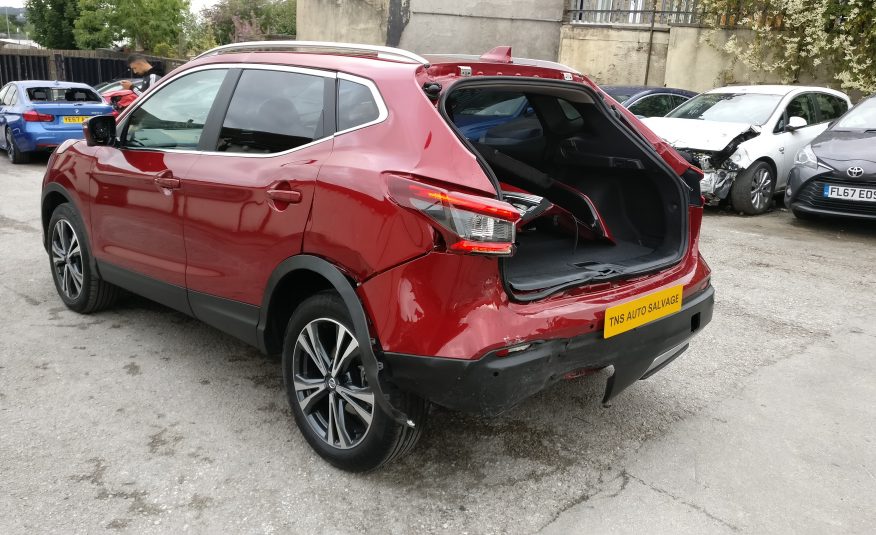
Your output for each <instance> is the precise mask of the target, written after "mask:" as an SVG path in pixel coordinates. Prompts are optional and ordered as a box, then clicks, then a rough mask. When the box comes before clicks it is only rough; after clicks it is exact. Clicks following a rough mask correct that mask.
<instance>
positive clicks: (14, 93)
mask: <svg viewBox="0 0 876 535" xmlns="http://www.w3.org/2000/svg"><path fill="white" fill-rule="evenodd" d="M16 104H18V88H17V87H15V86H12V87H10V88H9V92H8V93H6V105H7V106H15V105H16Z"/></svg>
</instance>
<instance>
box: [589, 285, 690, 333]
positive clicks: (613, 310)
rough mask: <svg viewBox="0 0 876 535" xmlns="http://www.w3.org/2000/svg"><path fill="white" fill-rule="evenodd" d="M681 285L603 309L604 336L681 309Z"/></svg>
mask: <svg viewBox="0 0 876 535" xmlns="http://www.w3.org/2000/svg"><path fill="white" fill-rule="evenodd" d="M681 290H682V287H681V286H673V287H672V288H667V289H665V290H660V291H659V292H654V293H651V294H648V295H646V296H644V297H640V298H638V299H633V300H632V301H628V302H626V303H624V304H622V305H616V306H613V307H610V308H608V309H607V310H606V311H605V331H604V336H605V338H611V337H612V336H614V335H617V334H621V333H624V332H627V331H629V330H632V329H635V328H636V327H640V326H642V325H645V324H646V323H650V322H652V321H654V320H656V319H660V318H662V317H664V316H668V315H670V314H672V313H674V312H678V311H679V310H681Z"/></svg>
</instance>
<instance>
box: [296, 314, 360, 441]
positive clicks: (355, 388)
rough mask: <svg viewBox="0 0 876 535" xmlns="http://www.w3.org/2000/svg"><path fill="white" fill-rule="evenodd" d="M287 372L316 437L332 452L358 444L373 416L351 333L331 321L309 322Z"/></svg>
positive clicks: (302, 331) (298, 341)
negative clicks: (290, 372) (290, 368)
mask: <svg viewBox="0 0 876 535" xmlns="http://www.w3.org/2000/svg"><path fill="white" fill-rule="evenodd" d="M292 372H293V383H294V387H295V397H296V399H297V400H298V404H299V406H300V407H301V412H302V413H303V414H304V417H305V418H306V419H307V423H308V424H309V425H310V427H311V428H312V429H313V430H314V431H315V432H316V434H317V435H318V436H319V437H320V438H321V439H322V440H323V441H324V442H325V443H326V444H328V445H330V446H332V447H334V448H338V449H350V448H352V447H354V446H356V445H357V444H359V443H360V442H362V440H363V439H364V438H365V436H366V435H367V434H368V431H369V429H371V422H372V420H373V417H374V392H373V390H372V389H371V387H370V386H369V385H368V381H367V379H366V377H365V370H364V368H363V367H362V361H361V353H360V350H359V343H358V342H357V341H356V337H355V336H353V333H351V332H350V331H349V329H347V328H346V327H344V326H343V325H341V324H340V323H338V322H337V321H335V320H333V319H329V318H319V319H315V320H313V321H311V322H310V323H308V324H307V325H305V326H304V328H303V329H302V330H301V332H300V333H299V334H298V339H297V340H296V342H295V349H294V352H293V355H292Z"/></svg>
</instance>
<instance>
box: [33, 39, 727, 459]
mask: <svg viewBox="0 0 876 535" xmlns="http://www.w3.org/2000/svg"><path fill="white" fill-rule="evenodd" d="M520 110H523V111H522V112H521V111H520ZM512 112H513V113H512ZM503 114H505V115H506V117H505V119H503V120H495V119H496V118H497V117H499V116H502V115H503ZM480 120H483V121H489V122H491V125H489V126H488V127H487V128H483V129H480V130H479V132H480V134H479V135H478V138H477V140H473V139H468V138H466V136H464V135H462V133H461V132H460V125H461V124H465V125H472V124H475V123H476V122H477V121H480ZM701 178H702V173H701V172H700V170H699V169H697V168H695V167H692V166H691V165H690V164H688V162H687V161H686V160H684V159H683V158H681V157H680V156H679V155H678V154H677V153H676V152H675V151H674V150H673V149H672V148H671V147H669V146H668V145H667V144H666V143H665V142H663V141H661V140H660V139H659V138H657V137H656V136H655V135H654V134H652V133H651V132H650V131H649V130H648V129H647V128H645V127H644V126H643V125H642V124H641V123H640V122H639V121H638V120H637V119H636V118H635V116H633V115H632V114H630V113H629V112H628V111H627V110H626V109H624V108H623V107H622V106H620V105H618V104H617V103H616V102H614V101H613V100H612V99H611V98H610V97H608V96H607V95H605V94H604V93H603V92H602V91H601V90H600V89H599V88H598V87H597V86H596V85H595V84H593V83H592V82H591V81H590V80H588V79H587V78H585V77H584V76H582V75H581V74H579V73H578V72H576V71H574V70H573V69H571V68H569V67H566V66H563V65H559V64H555V63H550V62H543V61H536V60H525V59H519V58H513V57H512V56H511V52H510V49H509V48H507V47H500V48H497V49H495V50H493V51H491V52H489V53H487V54H485V55H484V56H481V57H476V56H441V57H438V56H427V57H421V56H418V55H416V54H413V53H410V52H407V51H404V50H399V49H393V48H386V47H372V46H366V45H342V44H336V43H299V42H261V43H238V44H234V45H227V46H224V47H219V48H217V49H215V50H212V51H210V52H208V53H206V54H204V55H203V56H201V57H199V58H197V59H196V60H194V61H192V62H190V63H187V64H186V65H184V66H182V67H180V68H178V69H177V70H176V71H174V72H172V73H171V74H169V75H168V76H166V77H165V78H163V79H162V80H161V83H160V84H158V85H156V86H155V87H154V88H152V89H150V90H149V91H148V92H147V93H146V94H144V95H143V96H141V97H140V98H138V99H137V100H136V101H135V102H134V103H133V104H132V105H131V106H130V107H129V108H128V109H127V110H125V112H124V113H123V114H121V115H120V116H119V118H118V122H116V121H115V120H114V119H113V118H112V117H99V118H95V119H91V120H90V121H89V122H88V123H87V125H86V140H85V141H81V142H68V143H65V144H64V145H63V146H61V147H60V148H59V149H58V150H57V151H56V152H55V153H54V154H53V156H52V158H51V160H50V162H49V165H48V169H47V171H46V175H45V180H44V187H43V195H42V216H43V225H44V240H45V246H46V250H47V251H48V253H49V257H50V269H51V271H52V274H53V277H54V281H55V285H56V287H57V290H58V293H59V296H60V298H61V300H63V302H64V303H65V304H66V305H67V306H68V307H69V308H71V309H73V310H76V311H78V312H82V313H93V312H96V311H98V310H101V309H103V308H106V307H108V306H110V305H111V304H112V303H113V301H114V300H115V298H116V297H117V296H118V294H119V290H120V289H125V290H128V291H131V292H135V293H138V294H141V295H143V296H146V297H148V298H150V299H153V300H155V301H157V302H159V303H163V304H164V305H166V306H168V307H171V308H173V309H176V310H179V311H182V312H184V313H186V314H190V315H192V316H194V317H196V318H198V319H200V320H203V321H204V322H206V323H208V324H210V325H213V326H215V327H217V328H218V329H220V330H222V331H224V332H225V333H227V334H230V335H232V336H234V337H237V338H239V339H241V340H243V341H245V342H247V343H249V344H252V345H253V346H256V347H258V348H260V349H261V350H262V351H264V352H266V353H269V354H279V355H282V373H283V377H284V379H285V385H286V389H287V393H288V398H289V403H290V406H291V408H292V412H293V414H294V417H295V420H296V422H297V424H298V427H299V429H300V430H301V432H302V433H303V435H304V437H305V438H306V440H307V441H308V443H309V444H310V445H311V446H312V447H313V448H314V450H316V451H317V452H318V453H319V454H320V455H321V456H322V457H324V458H325V459H326V460H327V461H328V462H330V463H332V464H333V465H335V466H338V467H340V468H343V469H345V470H352V471H363V470H370V469H374V468H376V467H378V466H381V465H383V464H384V463H386V462H388V461H391V460H393V459H395V458H397V457H399V456H400V455H403V454H405V453H406V452H408V451H409V450H410V449H411V448H412V447H413V446H414V444H415V443H416V442H417V440H418V438H419V437H420V434H421V432H422V429H423V427H424V425H425V424H426V419H427V415H428V407H429V404H430V403H434V404H437V405H441V406H444V407H448V408H450V409H459V410H465V411H472V412H478V413H483V414H498V413H501V412H502V411H504V410H506V409H508V408H510V407H513V406H514V405H515V404H517V403H519V402H521V401H523V400H525V399H526V398H528V397H529V396H532V395H533V394H535V393H537V392H539V391H541V390H543V389H545V388H547V387H549V386H550V385H551V384H553V383H555V382H557V381H560V380H561V379H563V378H564V377H569V376H575V375H583V374H586V373H588V372H590V371H593V370H598V369H602V368H606V367H609V366H610V367H612V369H613V372H612V374H611V376H610V378H609V380H608V384H607V387H606V391H605V396H604V400H605V401H608V400H610V399H612V398H613V397H614V396H616V395H618V394H619V393H620V392H621V391H623V390H624V389H626V388H627V387H629V386H631V385H632V384H633V383H635V382H636V381H638V380H640V379H644V378H647V377H649V376H651V375H652V374H654V373H655V372H657V371H658V370H660V369H661V368H662V367H664V366H666V365H667V364H668V363H669V362H671V361H672V360H673V359H675V358H676V357H677V356H678V355H680V354H681V353H682V352H683V351H684V350H685V349H686V348H687V347H688V342H689V340H690V339H691V337H693V336H694V335H695V334H696V333H698V332H699V331H700V330H702V329H703V328H704V327H705V326H706V324H708V323H709V321H710V320H711V317H712V309H713V302H714V290H713V289H712V286H711V284H710V270H709V267H708V266H707V264H706V262H705V261H704V260H703V258H702V257H701V255H700V253H699V247H698V240H699V235H700V222H701V215H702V203H703V200H702V197H701V195H700V191H699V184H700V179H701Z"/></svg>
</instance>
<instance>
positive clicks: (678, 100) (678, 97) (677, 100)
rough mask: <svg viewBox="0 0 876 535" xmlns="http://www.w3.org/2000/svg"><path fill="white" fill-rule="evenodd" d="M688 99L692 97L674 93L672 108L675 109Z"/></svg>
mask: <svg viewBox="0 0 876 535" xmlns="http://www.w3.org/2000/svg"><path fill="white" fill-rule="evenodd" d="M688 100H690V99H689V98H687V97H683V96H681V95H673V96H672V108H673V109H675V108H677V107H679V106H681V105H682V104H684V103H685V102H687V101H688ZM667 113H668V112H667Z"/></svg>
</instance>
